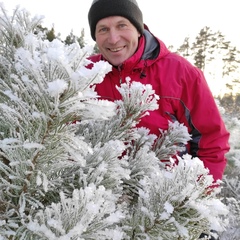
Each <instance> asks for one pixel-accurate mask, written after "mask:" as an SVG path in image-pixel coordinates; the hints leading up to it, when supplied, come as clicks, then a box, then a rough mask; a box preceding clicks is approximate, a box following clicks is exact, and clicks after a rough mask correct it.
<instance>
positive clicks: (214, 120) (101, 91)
mask: <svg viewBox="0 0 240 240" xmlns="http://www.w3.org/2000/svg"><path fill="white" fill-rule="evenodd" d="M90 59H91V60H92V61H93V62H97V61H99V60H102V59H103V57H102V55H100V54H99V55H95V56H92V57H91V58H90ZM126 77H130V78H131V80H132V81H139V82H141V83H142V84H151V85H152V87H153V89H154V90H155V93H156V94H157V95H159V97H160V99H159V102H158V104H159V109H158V110H155V111H150V112H149V113H150V115H149V116H146V117H144V118H143V119H141V122H140V125H139V126H144V127H146V128H148V129H150V131H151V133H154V134H156V135H159V129H164V130H165V129H167V128H168V121H169V120H172V121H174V120H178V121H179V122H180V123H183V124H184V125H185V126H187V128H188V131H189V133H190V134H191V135H192V140H191V141H190V142H189V144H188V153H189V154H191V155H192V156H193V157H199V158H200V159H201V160H202V161H203V162H204V165H205V167H207V168H208V169H209V171H210V174H212V175H213V177H214V179H215V180H217V179H222V176H223V172H224V169H225V166H226V158H225V153H226V152H228V151H229V145H228V139H229V133H228V131H227V130H226V128H225V125H224V123H223V120H222V118H221V116H220V113H219V111H218V108H217V106H216V104H215V101H214V98H213V96H212V93H211V91H210V89H209V87H208V85H207V82H206V80H205V77H204V76H203V73H202V72H201V71H200V70H199V69H198V68H196V67H194V66H193V65H191V64H190V63H189V62H188V61H187V60H186V59H184V58H182V57H181V56H179V55H177V54H175V53H171V52H170V51H169V50H168V49H167V48H166V46H165V45H164V43H163V42H162V41H160V40H159V39H157V38H156V37H154V36H153V35H152V34H151V33H150V32H148V31H147V30H145V31H144V35H143V36H142V37H141V38H140V41H139V47H138V50H137V52H136V53H135V54H134V55H133V56H132V57H131V58H129V59H128V60H126V61H125V62H124V63H123V64H122V66H121V67H119V68H118V69H117V68H115V67H113V70H112V71H111V72H109V73H108V74H107V75H106V76H105V78H104V80H103V82H102V83H100V84H97V85H96V91H97V93H98V95H100V96H101V97H103V98H105V99H109V100H112V101H114V100H116V99H120V97H121V96H120V94H119V92H118V91H117V89H116V85H117V86H119V85H120V83H121V82H125V78H126Z"/></svg>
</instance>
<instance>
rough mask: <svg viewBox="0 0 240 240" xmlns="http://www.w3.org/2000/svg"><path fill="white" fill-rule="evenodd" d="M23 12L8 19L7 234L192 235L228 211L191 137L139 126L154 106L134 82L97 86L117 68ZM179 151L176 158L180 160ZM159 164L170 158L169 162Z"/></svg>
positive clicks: (1, 192)
mask: <svg viewBox="0 0 240 240" xmlns="http://www.w3.org/2000/svg"><path fill="white" fill-rule="evenodd" d="M40 23H41V19H39V18H36V17H35V18H30V15H29V13H28V12H27V11H25V10H20V9H18V8H17V9H16V10H15V11H14V13H13V16H8V15H7V12H6V11H5V10H4V7H3V6H1V15H0V25H1V28H0V51H1V55H0V239H1V240H7V239H16V240H20V239H24V240H28V239H29V240H30V239H44V240H70V239H78V240H80V239H81V240H90V239H98V240H107V239H109V240H120V239H124V240H127V239H129V240H140V239H144V240H145V239H151V240H154V239H156V240H157V239H158V240H161V239H162V240H169V239H184V240H186V239H196V238H197V237H198V236H199V235H200V233H201V232H202V231H206V232H207V231H209V230H210V229H212V228H213V229H215V230H218V231H221V230H223V229H224V227H225V224H226V223H225V222H222V219H221V218H222V216H223V215H226V214H227V208H226V207H225V205H223V204H222V203H221V201H220V199H218V198H217V197H216V196H217V194H218V191H220V188H213V189H212V191H209V187H210V186H212V185H213V179H212V177H211V176H210V175H208V170H207V169H205V168H204V166H203V164H202V162H201V161H200V160H199V159H197V158H192V157H191V156H190V155H185V156H183V157H179V156H178V155H177V153H178V152H181V150H182V146H184V145H185V144H186V143H187V141H188V140H189V139H190V137H191V136H189V135H188V133H187V129H186V127H185V126H183V125H181V124H179V123H178V122H175V123H169V130H167V131H163V130H161V129H159V131H160V133H161V134H160V137H159V138H157V137H156V136H155V135H153V134H150V133H149V130H148V129H146V128H138V127H137V124H138V122H139V121H141V118H142V117H143V116H145V115H146V114H148V112H149V111H152V110H154V109H156V108H157V107H158V105H157V103H158V96H156V95H155V93H154V91H153V90H152V88H151V86H150V85H142V84H140V83H137V82H134V79H127V81H126V83H124V84H122V85H121V87H120V88H118V90H119V92H120V94H121V95H122V100H121V101H116V102H109V101H104V100H99V99H98V97H97V95H96V93H95V92H94V89H93V88H91V85H93V84H94V83H98V82H101V81H102V79H103V77H104V75H105V74H106V73H107V72H109V71H110V70H111V66H110V65H109V64H107V63H106V62H98V63H96V64H93V67H92V68H91V69H89V68H87V67H86V66H88V65H89V64H90V62H89V61H88V60H87V57H88V55H89V54H90V53H91V49H89V48H88V47H86V48H83V49H81V48H80V47H79V45H78V44H77V43H76V44H72V45H70V46H66V45H64V44H63V43H62V42H61V41H60V40H57V39H55V40H53V41H52V42H49V41H48V40H46V38H45V37H44V34H43V33H42V32H41V31H38V25H39V24H40ZM174 158H177V159H178V164H177V165H176V164H174V162H175V161H174V160H173V159H174ZM161 159H169V161H167V162H165V163H164V164H163V163H162V162H161V161H160V160H161Z"/></svg>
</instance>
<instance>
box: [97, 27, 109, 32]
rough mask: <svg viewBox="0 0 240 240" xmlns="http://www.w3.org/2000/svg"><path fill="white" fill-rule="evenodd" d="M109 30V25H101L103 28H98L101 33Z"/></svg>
mask: <svg viewBox="0 0 240 240" xmlns="http://www.w3.org/2000/svg"><path fill="white" fill-rule="evenodd" d="M107 31H108V28H107V27H101V28H99V29H98V32H99V33H105V32H107Z"/></svg>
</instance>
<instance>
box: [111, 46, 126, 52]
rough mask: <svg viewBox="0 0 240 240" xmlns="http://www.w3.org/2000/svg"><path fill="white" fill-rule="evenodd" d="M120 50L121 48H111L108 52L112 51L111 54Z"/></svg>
mask: <svg viewBox="0 0 240 240" xmlns="http://www.w3.org/2000/svg"><path fill="white" fill-rule="evenodd" d="M121 49H123V47H119V48H111V49H110V51H112V52H117V51H120V50H121Z"/></svg>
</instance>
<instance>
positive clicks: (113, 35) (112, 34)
mask: <svg viewBox="0 0 240 240" xmlns="http://www.w3.org/2000/svg"><path fill="white" fill-rule="evenodd" d="M119 38H120V36H119V33H118V31H117V30H115V29H111V30H110V31H109V35H108V42H109V43H110V44H116V43H117V42H118V40H119Z"/></svg>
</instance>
